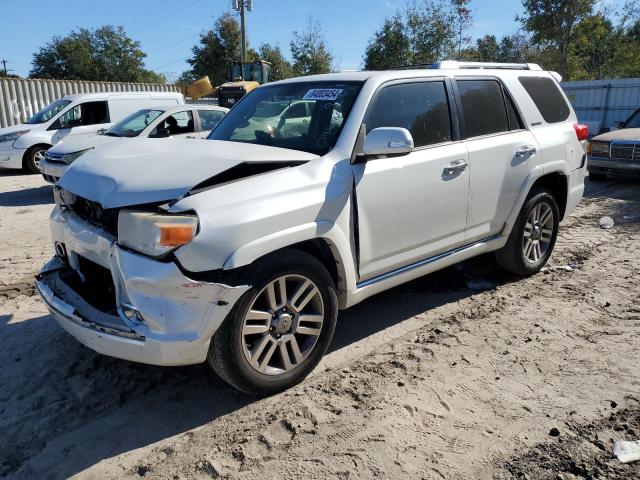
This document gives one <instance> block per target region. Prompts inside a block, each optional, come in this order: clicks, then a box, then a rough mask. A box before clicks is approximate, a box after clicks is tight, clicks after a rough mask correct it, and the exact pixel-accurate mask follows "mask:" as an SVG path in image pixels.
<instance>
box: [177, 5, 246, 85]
mask: <svg viewBox="0 0 640 480" xmlns="http://www.w3.org/2000/svg"><path fill="white" fill-rule="evenodd" d="M192 53H193V56H192V57H191V58H190V59H188V60H187V62H188V63H189V64H190V65H191V71H190V72H185V73H183V74H182V76H181V81H182V80H190V81H193V80H195V79H197V78H200V77H204V76H205V75H208V76H209V80H211V83H212V84H213V85H221V84H223V83H224V82H226V81H228V79H229V78H228V77H229V65H230V64H231V62H237V61H238V60H240V25H239V24H238V21H237V20H236V19H235V17H234V16H233V15H231V14H230V13H225V14H223V15H222V16H221V17H220V18H218V19H217V20H216V22H215V24H214V27H213V29H211V30H209V31H208V32H206V33H203V34H202V35H201V36H200V43H199V45H196V46H194V47H193V49H192ZM249 54H251V55H254V54H255V53H254V52H248V55H249Z"/></svg>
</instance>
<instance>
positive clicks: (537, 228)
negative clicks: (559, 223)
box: [522, 202, 554, 263]
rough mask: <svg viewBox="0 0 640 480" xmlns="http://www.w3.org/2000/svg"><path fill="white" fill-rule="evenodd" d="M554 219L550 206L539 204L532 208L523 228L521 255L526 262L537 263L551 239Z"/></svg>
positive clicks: (545, 251)
mask: <svg viewBox="0 0 640 480" xmlns="http://www.w3.org/2000/svg"><path fill="white" fill-rule="evenodd" d="M553 229H554V217H553V210H552V208H551V205H549V204H548V203H546V202H540V203H538V204H537V205H535V206H534V207H533V209H532V210H531V213H529V218H528V219H527V223H526V224H525V226H524V233H523V235H522V253H523V254H524V258H525V259H526V261H527V262H530V263H538V262H539V261H540V259H541V258H543V257H544V256H545V254H546V253H547V251H548V250H549V246H550V245H551V240H552V239H553Z"/></svg>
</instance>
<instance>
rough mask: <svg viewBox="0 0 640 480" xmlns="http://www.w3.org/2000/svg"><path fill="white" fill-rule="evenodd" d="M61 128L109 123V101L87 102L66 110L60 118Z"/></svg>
mask: <svg viewBox="0 0 640 480" xmlns="http://www.w3.org/2000/svg"><path fill="white" fill-rule="evenodd" d="M59 122H60V128H72V127H82V126H87V125H99V124H101V123H109V107H108V106H107V102H86V103H81V104H80V105H76V106H75V107H73V108H71V109H70V110H68V111H66V112H65V113H64V114H63V115H62V116H61V117H60V119H59Z"/></svg>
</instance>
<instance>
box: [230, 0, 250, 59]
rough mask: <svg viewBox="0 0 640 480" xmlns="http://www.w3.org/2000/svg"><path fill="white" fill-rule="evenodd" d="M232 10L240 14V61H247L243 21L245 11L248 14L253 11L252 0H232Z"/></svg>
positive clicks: (245, 28) (245, 29) (245, 34)
mask: <svg viewBox="0 0 640 480" xmlns="http://www.w3.org/2000/svg"><path fill="white" fill-rule="evenodd" d="M232 4H233V9H234V10H236V11H237V12H239V13H240V35H241V37H240V45H241V47H240V48H241V52H242V53H241V55H242V58H241V60H242V61H243V62H246V61H247V27H246V24H245V20H244V14H245V9H246V11H248V12H251V11H253V0H233V1H232Z"/></svg>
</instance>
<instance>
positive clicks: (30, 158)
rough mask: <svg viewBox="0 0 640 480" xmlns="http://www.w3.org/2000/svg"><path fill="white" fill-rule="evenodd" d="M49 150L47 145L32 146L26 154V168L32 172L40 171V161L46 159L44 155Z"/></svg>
mask: <svg viewBox="0 0 640 480" xmlns="http://www.w3.org/2000/svg"><path fill="white" fill-rule="evenodd" d="M47 150H49V147H47V146H45V145H38V146H35V147H32V148H31V149H30V150H28V151H27V153H25V155H24V168H25V169H26V170H28V171H30V172H31V173H40V162H42V160H44V155H45V153H47Z"/></svg>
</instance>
